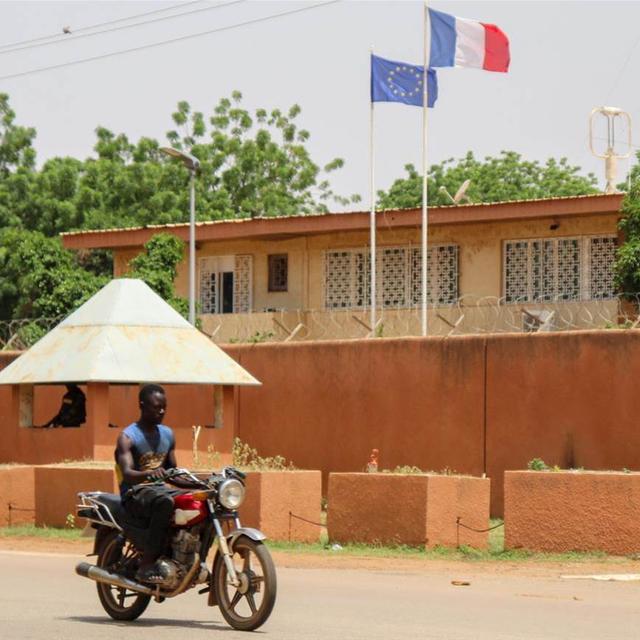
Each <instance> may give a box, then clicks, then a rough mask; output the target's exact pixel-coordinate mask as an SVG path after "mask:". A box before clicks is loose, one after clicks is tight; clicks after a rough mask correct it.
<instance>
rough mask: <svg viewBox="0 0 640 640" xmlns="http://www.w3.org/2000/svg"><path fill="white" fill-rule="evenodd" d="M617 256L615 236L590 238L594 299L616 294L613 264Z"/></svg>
mask: <svg viewBox="0 0 640 640" xmlns="http://www.w3.org/2000/svg"><path fill="white" fill-rule="evenodd" d="M615 257H616V239H615V237H614V236H610V237H606V236H605V237H601V238H590V239H589V258H590V267H591V273H590V278H589V294H590V297H591V298H592V299H594V300H606V299H607V298H612V297H613V296H614V295H615V285H614V272H613V264H614V261H615Z"/></svg>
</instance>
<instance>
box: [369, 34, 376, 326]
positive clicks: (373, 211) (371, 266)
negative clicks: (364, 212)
mask: <svg viewBox="0 0 640 640" xmlns="http://www.w3.org/2000/svg"><path fill="white" fill-rule="evenodd" d="M372 56H373V47H371V55H370V56H369V67H370V70H369V79H371V77H372V74H373V58H372ZM372 98H373V96H370V97H369V102H370V112H369V113H370V115H369V168H370V171H371V173H370V183H371V184H370V187H371V194H370V197H371V203H370V204H371V214H370V221H369V226H370V234H371V259H370V262H369V273H370V278H371V317H370V323H371V333H372V335H375V330H376V189H375V173H374V169H375V165H374V161H373V153H374V147H373V133H374V128H373V99H372Z"/></svg>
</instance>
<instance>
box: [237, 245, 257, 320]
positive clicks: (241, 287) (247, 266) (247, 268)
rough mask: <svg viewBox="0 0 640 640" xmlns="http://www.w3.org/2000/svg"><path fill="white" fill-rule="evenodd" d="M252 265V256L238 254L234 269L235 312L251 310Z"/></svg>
mask: <svg viewBox="0 0 640 640" xmlns="http://www.w3.org/2000/svg"><path fill="white" fill-rule="evenodd" d="M252 265H253V259H252V257H251V256H248V255H244V256H236V259H235V266H234V271H233V313H249V312H250V311H251V289H252V286H251V284H252V277H251V275H252V273H251V272H252Z"/></svg>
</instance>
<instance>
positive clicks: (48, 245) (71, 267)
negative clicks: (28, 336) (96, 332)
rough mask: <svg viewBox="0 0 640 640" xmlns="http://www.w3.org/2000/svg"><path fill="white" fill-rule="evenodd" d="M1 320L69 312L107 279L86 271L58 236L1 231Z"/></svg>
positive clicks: (62, 314) (57, 315) (13, 230)
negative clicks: (48, 236)
mask: <svg viewBox="0 0 640 640" xmlns="http://www.w3.org/2000/svg"><path fill="white" fill-rule="evenodd" d="M0 274H2V277H0V319H3V320H7V319H11V318H41V317H47V318H57V317H59V316H64V315H67V314H69V313H70V312H71V311H73V310H74V309H76V308H77V307H78V306H80V305H81V304H82V303H83V302H85V300H87V299H88V298H89V297H90V296H92V295H93V294H94V293H95V292H96V291H97V290H98V289H99V288H100V287H102V286H103V285H104V284H105V283H106V281H107V279H106V278H104V277H99V276H96V275H95V274H93V273H91V272H88V271H86V270H84V269H83V268H82V267H80V266H79V265H78V263H77V261H76V257H75V255H74V254H73V253H72V252H71V251H68V250H66V249H64V247H63V246H62V244H61V243H60V240H59V239H58V238H47V237H45V236H44V235H43V234H41V233H40V232H38V231H28V230H24V229H15V228H14V229H11V228H5V229H2V230H0Z"/></svg>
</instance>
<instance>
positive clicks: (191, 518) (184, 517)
mask: <svg viewBox="0 0 640 640" xmlns="http://www.w3.org/2000/svg"><path fill="white" fill-rule="evenodd" d="M173 502H174V505H175V509H174V511H173V522H174V524H175V525H176V526H178V527H184V526H191V525H194V524H197V523H198V522H202V521H203V520H204V519H205V518H206V517H207V507H206V505H205V503H204V501H203V500H195V499H194V498H193V496H192V495H191V494H190V493H187V494H184V495H180V496H176V497H175V498H174V499H173Z"/></svg>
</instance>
